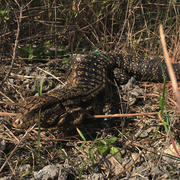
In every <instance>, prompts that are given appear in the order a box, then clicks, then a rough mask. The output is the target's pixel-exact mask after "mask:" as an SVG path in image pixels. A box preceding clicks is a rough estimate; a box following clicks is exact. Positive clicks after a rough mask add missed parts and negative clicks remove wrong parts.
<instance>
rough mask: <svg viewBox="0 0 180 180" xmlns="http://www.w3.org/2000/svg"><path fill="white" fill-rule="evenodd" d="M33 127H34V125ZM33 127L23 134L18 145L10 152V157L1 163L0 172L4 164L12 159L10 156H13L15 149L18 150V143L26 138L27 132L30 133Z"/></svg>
mask: <svg viewBox="0 0 180 180" xmlns="http://www.w3.org/2000/svg"><path fill="white" fill-rule="evenodd" d="M34 126H35V125H34ZM34 126H33V127H31V128H29V129H28V130H27V131H26V133H25V134H24V136H23V137H22V138H21V139H20V141H19V143H18V144H17V145H16V146H15V148H14V149H13V150H12V151H11V153H10V155H9V156H8V158H7V159H6V161H5V162H4V163H3V165H2V166H1V168H0V172H1V171H2V170H3V168H4V166H5V165H6V163H7V162H8V161H9V159H10V158H11V157H12V155H13V154H14V152H15V151H16V149H17V148H18V146H19V145H20V143H21V142H22V141H23V140H24V139H25V137H26V136H27V134H28V133H29V132H31V131H32V130H33V128H34Z"/></svg>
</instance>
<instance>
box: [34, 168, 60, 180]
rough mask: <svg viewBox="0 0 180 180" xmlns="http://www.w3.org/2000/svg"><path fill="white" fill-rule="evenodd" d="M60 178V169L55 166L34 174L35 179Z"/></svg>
mask: <svg viewBox="0 0 180 180" xmlns="http://www.w3.org/2000/svg"><path fill="white" fill-rule="evenodd" d="M57 176H58V168H57V167H56V166H55V165H48V166H45V167H44V168H43V169H41V170H40V171H39V172H34V178H35V179H42V180H48V179H54V178H57Z"/></svg>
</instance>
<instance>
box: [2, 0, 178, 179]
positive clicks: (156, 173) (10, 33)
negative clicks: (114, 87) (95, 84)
mask: <svg viewBox="0 0 180 180" xmlns="http://www.w3.org/2000/svg"><path fill="white" fill-rule="evenodd" d="M160 24H162V25H163V28H164V32H165V35H166V43H167V48H168V51H169V55H170V57H171V59H172V61H173V62H178V61H179V60H180V4H178V1H174V0H169V1H168V0H165V1H163V2H162V3H159V1H152V0H147V1H140V0H137V1H134V0H130V1H118V0H107V1H105V0H104V1H103V0H91V1H90V0H79V1H76V0H53V1H49V0H40V1H35V0H31V1H30V0H23V1H19V0H12V1H11V0H6V1H0V27H1V28H0V63H1V66H0V80H1V87H0V108H1V109H0V111H1V112H4V113H6V112H11V113H13V112H16V109H13V108H11V107H9V106H8V105H5V104H4V102H11V103H12V102H18V101H19V99H23V98H25V97H26V96H28V95H34V94H35V93H36V92H29V91H28V92H26V89H24V86H27V84H25V83H27V81H26V77H25V76H28V77H29V76H31V74H30V73H29V72H28V73H29V74H28V75H27V74H26V73H27V70H22V69H23V68H26V69H27V67H29V66H30V67H31V68H32V70H34V68H35V67H36V66H41V65H42V66H44V64H48V63H49V64H51V62H52V61H54V60H56V59H60V61H59V62H60V65H59V66H60V67H59V69H60V71H58V72H54V71H53V69H47V70H48V71H50V72H51V73H52V74H55V73H59V72H60V75H59V74H58V75H57V76H62V77H61V78H60V79H61V80H65V77H64V75H63V73H62V71H65V72H66V71H67V69H68V67H69V57H70V56H71V55H72V54H74V53H79V52H80V53H82V52H88V51H94V50H97V49H100V50H103V51H107V52H109V51H117V52H120V53H123V54H131V55H135V56H144V57H160V58H162V57H163V53H162V47H161V42H160V35H159V25H160ZM21 70H22V72H21V73H20V74H19V72H20V71H21ZM17 75H19V76H17ZM20 76H21V77H22V76H24V77H23V78H21V83H19V79H18V78H19V77H20ZM11 79H13V81H12V80H11ZM17 79H18V80H17ZM30 80H31V78H30ZM16 81H18V83H17V82H16ZM28 82H29V81H28ZM13 83H14V84H13ZM24 84H25V85H24ZM52 84H53V86H55V85H56V84H57V81H55V82H53V83H52ZM21 85H22V87H21ZM23 85H24V86H23ZM163 85H164V84H153V83H143V84H141V85H140V86H141V88H143V89H145V90H144V91H145V92H146V93H145V94H146V95H145V96H143V97H142V96H141V97H138V99H139V100H138V102H137V103H136V104H134V105H132V106H131V107H129V108H128V109H129V110H128V111H129V112H131V113H141V112H159V113H158V115H157V114H156V115H148V116H138V117H130V118H129V117H128V118H126V119H122V118H121V119H118V118H117V120H114V119H113V120H111V121H113V123H109V124H108V126H107V127H105V126H104V127H100V128H98V127H97V128H95V127H93V126H89V127H82V129H83V131H82V129H81V127H80V130H81V131H80V132H78V131H77V132H74V134H73V135H72V136H71V135H69V134H68V135H66V134H64V133H63V132H62V131H61V130H58V129H53V130H52V129H49V130H47V129H46V130H42V131H41V139H40V145H38V143H37V137H38V130H37V129H36V128H31V129H29V130H28V131H25V130H24V131H17V130H15V129H13V128H12V127H11V125H10V121H11V119H12V117H11V118H5V117H4V116H2V117H0V127H1V128H0V140H1V141H0V142H1V144H3V143H5V146H3V145H2V148H1V149H0V177H3V176H13V177H15V179H16V178H17V179H23V178H27V179H28V178H29V177H32V175H33V171H37V170H40V169H41V168H42V167H44V166H45V165H48V164H63V163H64V162H65V160H66V161H68V164H69V166H70V167H72V168H71V170H72V174H73V175H74V176H75V177H76V179H78V178H79V179H81V178H82V175H85V174H92V173H94V172H98V173H101V174H102V175H103V176H104V177H105V178H106V179H123V178H124V179H127V178H130V177H132V178H133V177H134V178H137V179H140V177H141V178H142V179H143V178H144V179H145V178H147V179H148V178H149V179H171V178H172V179H176V178H178V177H179V168H180V166H179V165H180V156H179V155H178V151H179V153H180V149H178V143H177V142H176V141H179V123H178V120H179V117H178V116H176V115H175V109H176V102H175V98H174V94H173V90H172V87H171V84H170V83H167V85H166V88H164V87H163ZM28 88H32V87H28ZM24 91H25V92H24ZM123 113H126V112H123ZM127 116H128V115H127ZM9 119H10V120H9ZM97 120H98V119H97ZM93 122H94V121H93ZM92 124H93V123H92ZM94 132H95V133H94ZM171 146H172V151H176V153H174V154H172V153H171V152H170V150H169V149H170V147H171ZM3 147H4V149H3ZM116 151H117V152H116ZM114 152H116V153H115V155H112V154H113V153H114ZM24 164H30V169H29V171H28V172H24V171H21V170H20V167H22V166H23V165H24ZM115 167H116V168H115Z"/></svg>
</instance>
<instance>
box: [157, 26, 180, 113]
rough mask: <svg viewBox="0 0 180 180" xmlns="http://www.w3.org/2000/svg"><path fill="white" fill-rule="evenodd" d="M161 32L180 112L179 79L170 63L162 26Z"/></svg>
mask: <svg viewBox="0 0 180 180" xmlns="http://www.w3.org/2000/svg"><path fill="white" fill-rule="evenodd" d="M159 32H160V37H161V43H162V47H163V53H164V57H165V60H166V65H167V67H168V73H169V77H170V79H171V82H172V87H173V90H174V93H175V96H176V100H177V108H178V110H180V93H179V90H178V84H177V79H176V76H175V73H174V70H173V67H172V63H171V61H170V58H169V54H168V51H167V47H166V41H165V36H164V31H163V26H162V24H161V25H160V27H159Z"/></svg>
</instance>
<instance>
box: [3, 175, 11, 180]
mask: <svg viewBox="0 0 180 180" xmlns="http://www.w3.org/2000/svg"><path fill="white" fill-rule="evenodd" d="M12 179H13V178H12V177H11V176H5V177H2V178H0V180H12Z"/></svg>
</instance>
